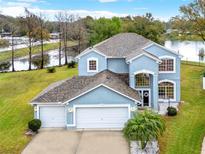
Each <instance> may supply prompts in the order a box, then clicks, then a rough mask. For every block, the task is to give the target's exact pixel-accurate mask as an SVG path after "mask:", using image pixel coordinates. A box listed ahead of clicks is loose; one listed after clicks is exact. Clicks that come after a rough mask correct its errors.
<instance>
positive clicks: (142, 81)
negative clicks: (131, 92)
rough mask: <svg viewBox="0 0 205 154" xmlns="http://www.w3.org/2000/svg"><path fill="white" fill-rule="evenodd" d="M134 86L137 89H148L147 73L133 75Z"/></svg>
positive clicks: (148, 77)
mask: <svg viewBox="0 0 205 154" xmlns="http://www.w3.org/2000/svg"><path fill="white" fill-rule="evenodd" d="M135 86H136V88H138V87H149V86H150V75H149V74H147V73H140V74H136V75H135Z"/></svg>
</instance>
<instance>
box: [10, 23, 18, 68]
mask: <svg viewBox="0 0 205 154" xmlns="http://www.w3.org/2000/svg"><path fill="white" fill-rule="evenodd" d="M16 32H17V27H16V26H15V25H12V26H11V66H12V72H14V71H15V68H14V58H15V57H14V51H15V49H14V48H15V45H16V42H14V37H15V35H16Z"/></svg>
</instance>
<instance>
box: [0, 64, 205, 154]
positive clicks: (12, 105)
mask: <svg viewBox="0 0 205 154" xmlns="http://www.w3.org/2000/svg"><path fill="white" fill-rule="evenodd" d="M181 70H182V72H181V80H182V81H181V85H182V89H181V93H182V100H183V101H184V103H183V104H182V105H181V106H180V112H179V114H178V115H177V116H176V117H174V118H173V117H170V118H169V117H165V120H166V127H167V129H166V132H165V133H164V135H163V137H161V138H160V149H161V153H163V154H176V153H177V154H185V153H186V154H187V153H190V154H199V153H200V150H201V143H202V139H203V137H204V135H205V127H204V124H205V116H203V115H204V113H205V101H204V100H205V91H203V90H202V79H201V76H202V73H203V72H204V71H205V68H204V66H197V65H193V64H182V68H181ZM73 75H77V69H68V68H67V67H65V66H64V67H59V68H57V71H56V73H51V74H50V73H47V72H46V70H36V71H30V72H15V73H1V74H0V113H1V114H0V138H1V140H0V153H3V154H9V153H20V151H22V149H23V148H24V147H25V146H26V144H27V143H28V142H29V141H30V140H31V138H29V137H26V136H25V135H24V134H25V132H26V129H27V122H28V121H29V120H30V119H32V117H33V110H32V106H30V105H29V104H28V102H29V101H30V100H31V99H32V98H33V97H34V96H35V95H37V94H38V93H39V92H40V91H41V90H43V89H44V88H46V87H47V86H48V85H49V84H50V83H53V82H55V81H58V80H61V79H65V78H67V77H71V76H73Z"/></svg>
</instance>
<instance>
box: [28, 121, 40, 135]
mask: <svg viewBox="0 0 205 154" xmlns="http://www.w3.org/2000/svg"><path fill="white" fill-rule="evenodd" d="M40 127H41V121H40V120H39V119H33V120H31V121H29V122H28V128H29V129H31V130H32V131H33V132H38V130H39V129H40Z"/></svg>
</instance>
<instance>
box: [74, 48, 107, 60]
mask: <svg viewBox="0 0 205 154" xmlns="http://www.w3.org/2000/svg"><path fill="white" fill-rule="evenodd" d="M90 52H95V53H97V54H99V55H101V56H104V57H107V56H106V55H105V54H103V53H102V52H100V51H98V50H97V49H95V48H87V49H86V50H84V51H83V52H81V53H80V54H79V55H78V56H77V57H76V58H77V59H80V57H82V56H84V55H86V54H88V53H90Z"/></svg>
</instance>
